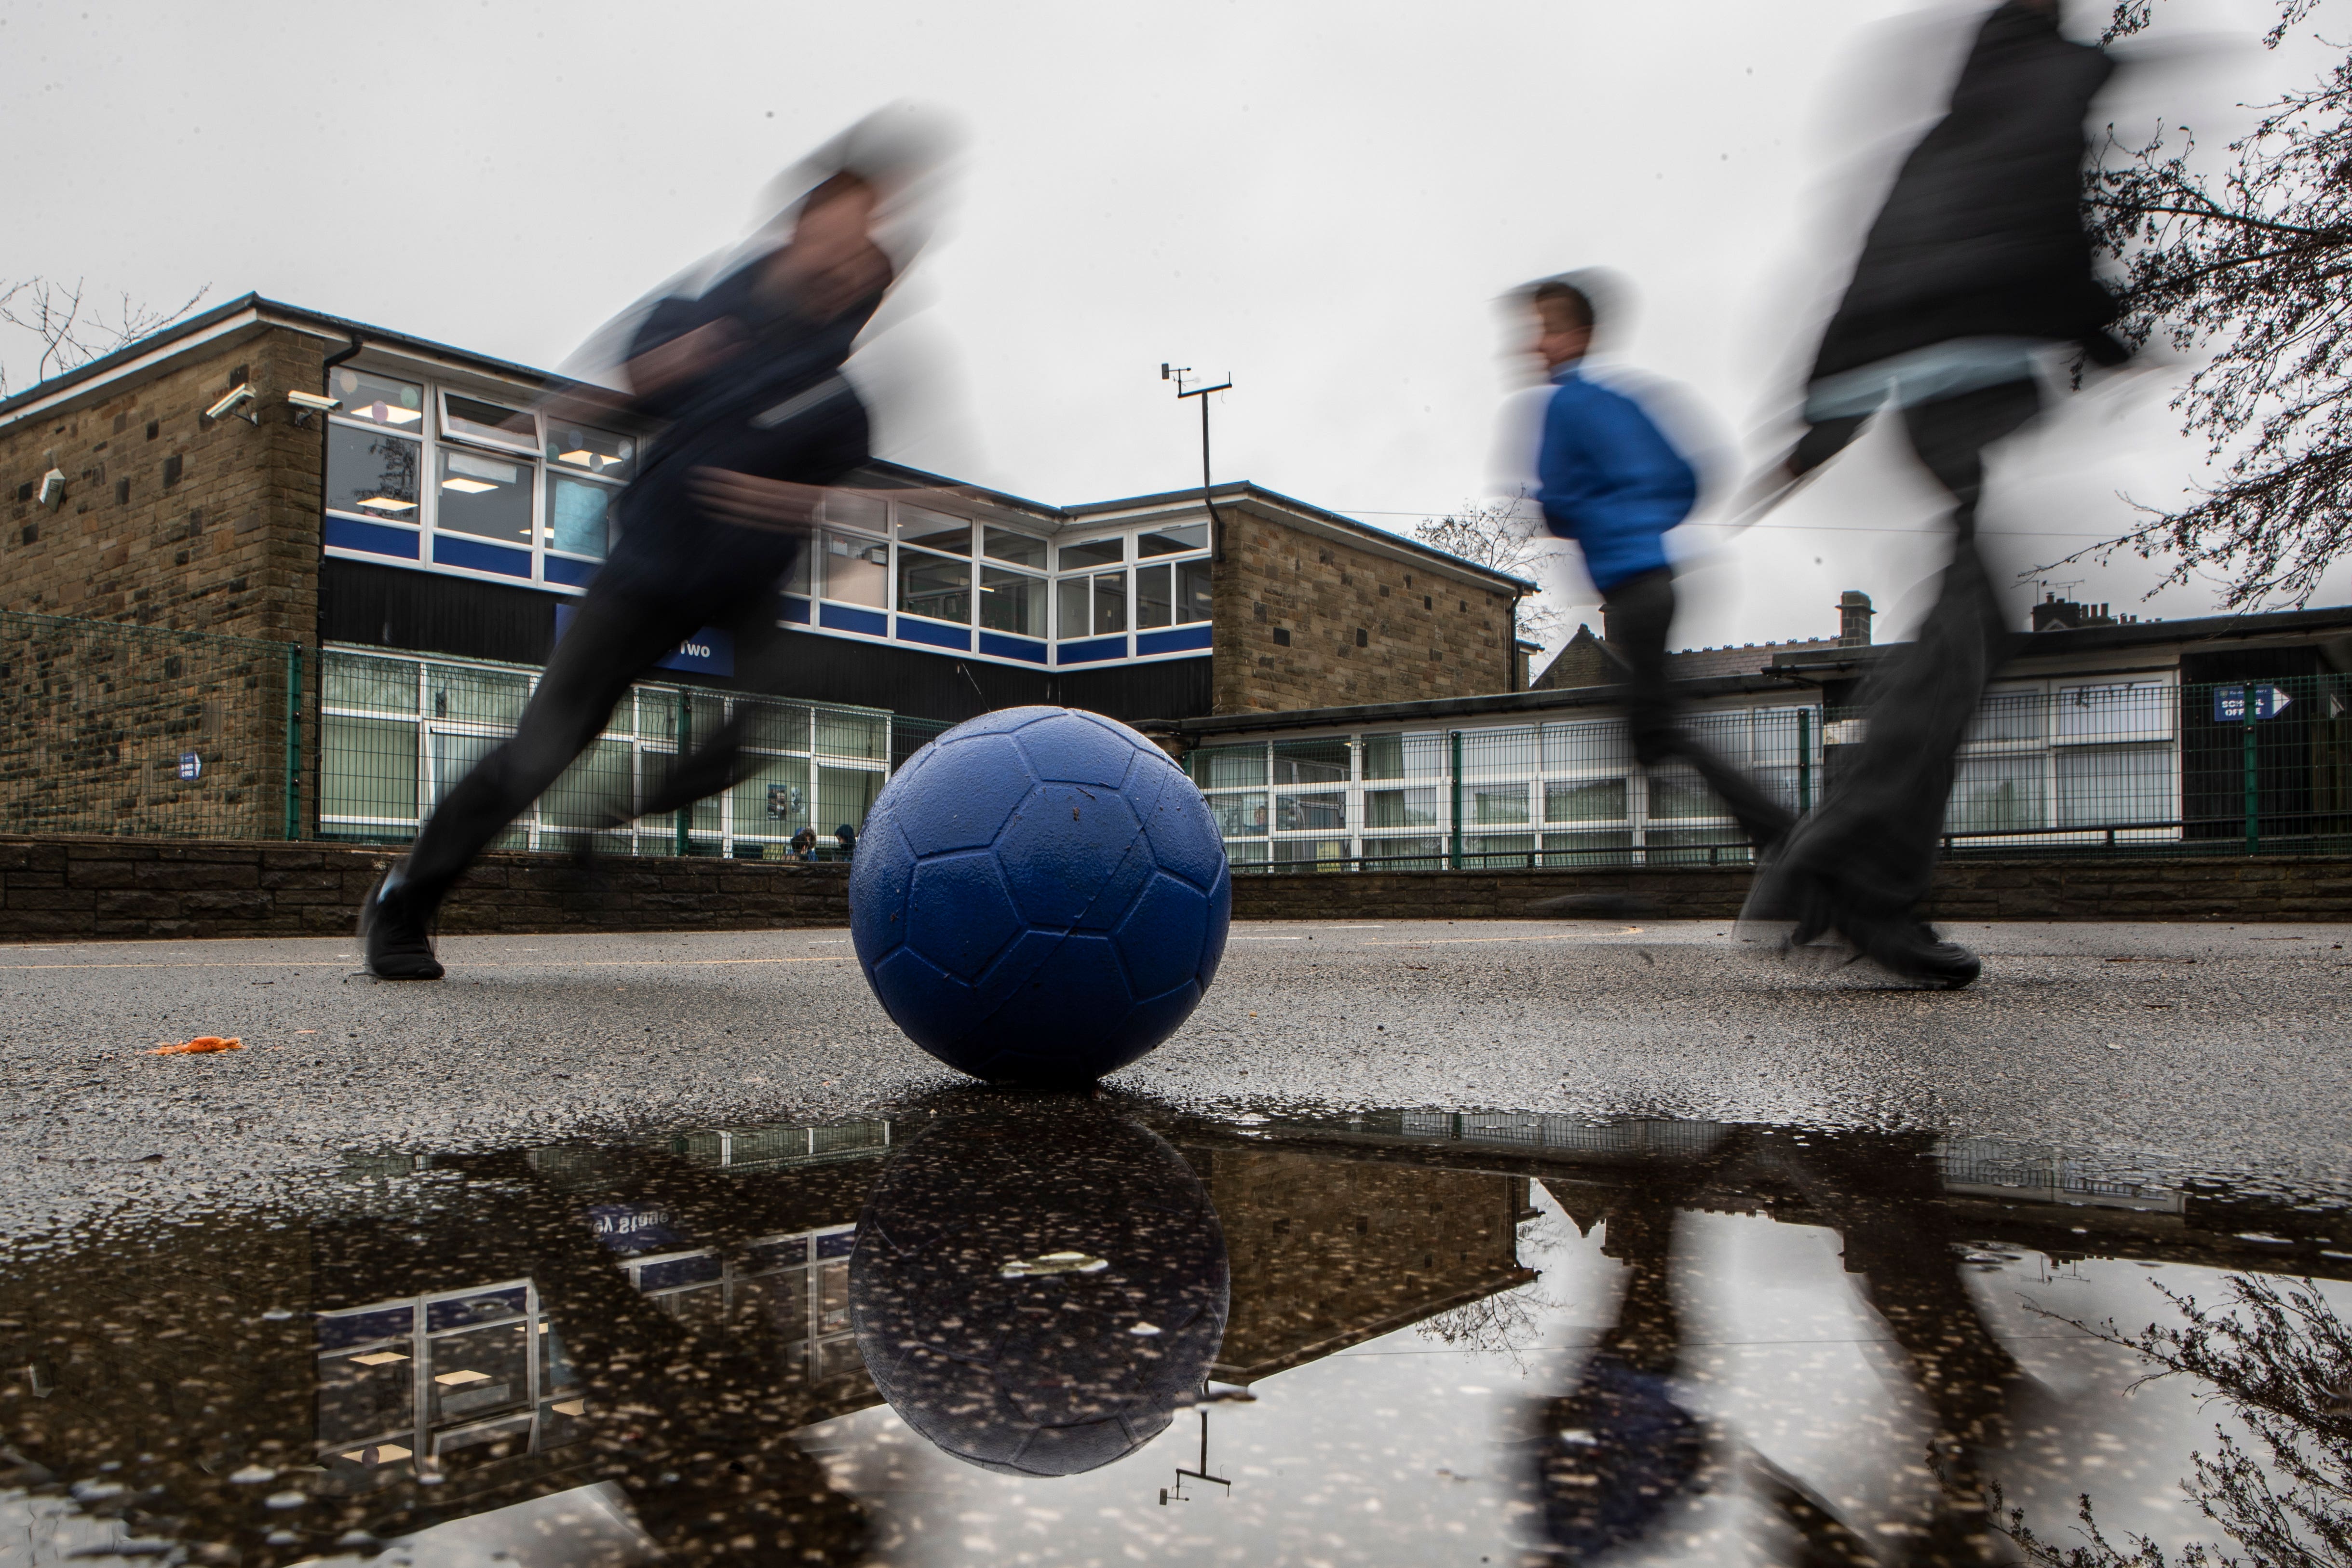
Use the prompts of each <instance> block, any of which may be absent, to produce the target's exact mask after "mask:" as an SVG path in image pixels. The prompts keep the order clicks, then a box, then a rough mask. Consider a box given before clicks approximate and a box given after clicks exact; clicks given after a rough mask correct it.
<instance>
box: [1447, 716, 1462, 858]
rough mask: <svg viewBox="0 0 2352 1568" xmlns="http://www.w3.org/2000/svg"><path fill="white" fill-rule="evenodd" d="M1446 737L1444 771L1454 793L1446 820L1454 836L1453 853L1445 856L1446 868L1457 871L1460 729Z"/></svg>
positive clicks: (1460, 765) (1460, 780)
mask: <svg viewBox="0 0 2352 1568" xmlns="http://www.w3.org/2000/svg"><path fill="white" fill-rule="evenodd" d="M1447 739H1448V741H1449V742H1451V749H1450V756H1449V760H1448V761H1447V763H1446V770H1445V771H1446V777H1447V779H1448V781H1449V782H1450V783H1451V784H1452V785H1453V794H1454V809H1453V812H1452V815H1451V816H1449V817H1448V818H1447V821H1448V822H1449V823H1450V824H1451V826H1452V827H1453V829H1454V837H1453V853H1452V854H1450V855H1449V856H1447V857H1446V868H1447V869H1448V870H1452V871H1459V870H1460V869H1462V731H1459V730H1455V731H1451V732H1450V733H1449V735H1448V736H1447Z"/></svg>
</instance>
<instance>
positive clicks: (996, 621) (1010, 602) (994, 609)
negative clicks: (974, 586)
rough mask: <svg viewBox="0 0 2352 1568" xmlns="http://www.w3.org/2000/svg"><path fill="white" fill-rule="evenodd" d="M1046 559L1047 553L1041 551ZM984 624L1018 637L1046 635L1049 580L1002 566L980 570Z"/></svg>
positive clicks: (981, 612) (981, 616)
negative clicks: (1008, 570) (1046, 586)
mask: <svg viewBox="0 0 2352 1568" xmlns="http://www.w3.org/2000/svg"><path fill="white" fill-rule="evenodd" d="M1038 554H1039V555H1040V556H1041V557H1042V556H1043V555H1044V554H1045V552H1044V551H1043V550H1042V549H1041V550H1039V551H1038ZM980 624H981V625H982V626H985V627H987V628H988V629H989V630H990V631H992V632H1010V633H1012V634H1013V636H1014V637H1044V636H1045V579H1044V578H1043V577H1032V576H1030V575H1029V574H1027V573H1025V572H1007V571H1005V570H1004V569H1003V568H1002V567H998V566H983V567H982V568H981V569H980Z"/></svg>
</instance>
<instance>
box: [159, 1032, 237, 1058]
mask: <svg viewBox="0 0 2352 1568" xmlns="http://www.w3.org/2000/svg"><path fill="white" fill-rule="evenodd" d="M243 1049H245V1041H244V1040H243V1039H242V1038H240V1037H236V1036H234V1035H232V1036H230V1037H228V1038H227V1039H226V1040H224V1039H222V1038H221V1037H219V1036H218V1035H198V1036H197V1037H195V1038H194V1039H193V1040H189V1041H186V1042H185V1043H184V1044H181V1045H176V1046H173V1045H162V1046H157V1047H155V1048H154V1049H153V1050H152V1051H149V1052H148V1053H147V1054H148V1055H149V1056H151V1057H200V1056H203V1055H204V1054H205V1052H207V1051H241V1050H243Z"/></svg>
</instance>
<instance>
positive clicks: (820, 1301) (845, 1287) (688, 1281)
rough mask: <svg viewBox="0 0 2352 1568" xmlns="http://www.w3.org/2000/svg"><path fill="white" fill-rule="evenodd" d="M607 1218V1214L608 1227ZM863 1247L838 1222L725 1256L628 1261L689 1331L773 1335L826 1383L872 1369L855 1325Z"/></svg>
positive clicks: (783, 1352)
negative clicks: (856, 1262)
mask: <svg viewBox="0 0 2352 1568" xmlns="http://www.w3.org/2000/svg"><path fill="white" fill-rule="evenodd" d="M602 1218H603V1215H602V1214H601V1212H600V1213H599V1220H600V1225H601V1221H602ZM640 1234H642V1233H640ZM856 1245H857V1227H856V1226H854V1225H843V1226H828V1227H826V1228H824V1229H823V1230H814V1231H808V1232H804V1233H803V1234H801V1235H798V1236H763V1237H758V1238H757V1239H755V1240H752V1241H750V1242H747V1243H744V1244H743V1245H742V1247H740V1251H730V1252H729V1253H725V1254H722V1253H720V1252H719V1251H717V1250H715V1249H713V1248H709V1247H703V1248H698V1249H694V1250H687V1251H669V1252H655V1253H650V1254H648V1255H646V1256H642V1257H635V1258H628V1259H626V1260H625V1263H624V1265H623V1267H624V1268H625V1269H626V1270H627V1272H628V1276H629V1283H631V1284H632V1285H635V1287H636V1288H637V1289H639V1290H640V1291H642V1292H643V1293H644V1294H646V1296H648V1297H650V1298H652V1300H653V1303H654V1305H655V1306H656V1307H658V1308H660V1309H661V1310H663V1311H665V1312H667V1313H668V1314H669V1315H670V1316H671V1317H673V1318H676V1319H677V1321H679V1322H681V1323H683V1324H684V1325H685V1326H686V1327H687V1328H688V1329H689V1330H691V1331H695V1332H698V1333H715V1332H720V1331H726V1330H728V1329H730V1328H734V1329H739V1330H757V1331H760V1332H761V1333H764V1334H767V1335H771V1336H772V1337H773V1341H774V1349H775V1350H776V1352H778V1353H779V1355H780V1356H781V1357H782V1359H784V1360H785V1361H786V1362H788V1363H792V1364H793V1365H796V1366H798V1367H800V1368H801V1369H803V1371H804V1373H805V1374H806V1375H807V1376H808V1377H809V1378H810V1379H811V1380H813V1381H822V1380H824V1379H828V1378H835V1377H845V1376H851V1375H855V1374H856V1373H860V1372H863V1371H864V1370H865V1366H864V1363H862V1362H860V1361H859V1360H858V1356H857V1343H856V1339H855V1338H854V1336H852V1334H851V1333H850V1325H849V1254H850V1252H851V1251H852V1249H854V1248H855V1247H856Z"/></svg>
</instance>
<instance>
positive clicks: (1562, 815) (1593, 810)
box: [1544, 778, 1625, 822]
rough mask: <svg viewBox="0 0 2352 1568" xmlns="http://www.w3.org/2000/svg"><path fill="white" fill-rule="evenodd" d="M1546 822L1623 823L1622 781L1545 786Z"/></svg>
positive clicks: (1623, 785) (1618, 779) (1602, 780)
mask: <svg viewBox="0 0 2352 1568" xmlns="http://www.w3.org/2000/svg"><path fill="white" fill-rule="evenodd" d="M1544 820H1545V821H1546V822H1622V821H1624V820H1625V781H1624V780H1623V779H1622V778H1616V779H1587V780H1584V781H1582V782H1580V783H1570V784H1545V785H1544Z"/></svg>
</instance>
